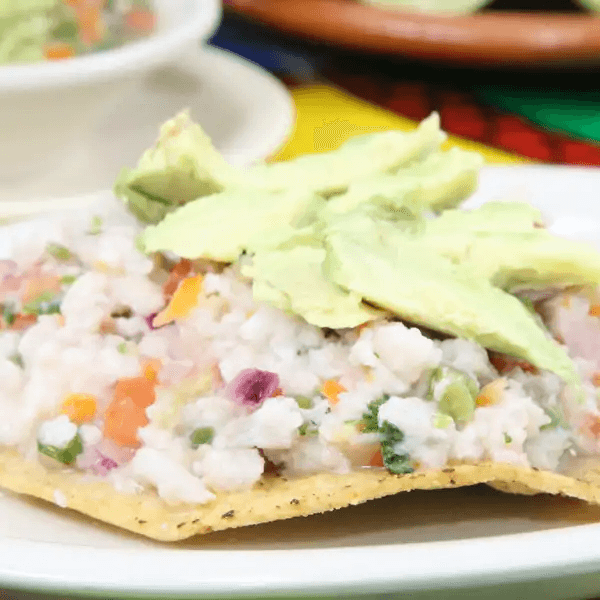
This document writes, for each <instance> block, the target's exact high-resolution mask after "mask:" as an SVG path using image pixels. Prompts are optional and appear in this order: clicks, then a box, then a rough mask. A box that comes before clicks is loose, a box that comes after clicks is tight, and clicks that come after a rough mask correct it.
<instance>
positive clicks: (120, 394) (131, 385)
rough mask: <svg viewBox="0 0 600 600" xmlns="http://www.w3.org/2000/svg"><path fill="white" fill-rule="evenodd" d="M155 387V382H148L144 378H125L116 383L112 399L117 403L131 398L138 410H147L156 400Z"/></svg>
mask: <svg viewBox="0 0 600 600" xmlns="http://www.w3.org/2000/svg"><path fill="white" fill-rule="evenodd" d="M155 385H156V382H155V381H150V380H148V379H147V378H146V377H145V376H141V377H126V378H124V379H120V380H119V381H118V382H117V385H116V386H115V393H114V396H113V399H114V400H116V401H119V400H123V399H124V398H131V400H132V401H133V402H134V403H135V404H136V405H137V406H139V407H140V408H148V406H150V405H151V404H153V403H154V401H155V400H156V392H155V391H154V388H155Z"/></svg>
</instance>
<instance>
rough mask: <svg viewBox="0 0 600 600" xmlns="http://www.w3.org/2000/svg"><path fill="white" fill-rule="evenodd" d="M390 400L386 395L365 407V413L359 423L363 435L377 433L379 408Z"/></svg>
mask: <svg viewBox="0 0 600 600" xmlns="http://www.w3.org/2000/svg"><path fill="white" fill-rule="evenodd" d="M389 399H390V397H389V395H388V394H384V395H383V396H381V398H378V399H377V400H373V402H370V403H369V404H368V405H367V412H366V413H364V414H363V416H362V419H361V420H360V421H359V423H360V424H361V425H362V428H361V430H362V432H363V433H375V432H377V431H379V407H380V406H381V405H382V404H385V403H386V402H387V401H388V400H389Z"/></svg>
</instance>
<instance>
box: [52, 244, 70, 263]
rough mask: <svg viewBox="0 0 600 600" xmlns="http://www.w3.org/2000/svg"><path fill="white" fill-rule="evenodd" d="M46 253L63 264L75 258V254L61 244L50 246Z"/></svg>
mask: <svg viewBox="0 0 600 600" xmlns="http://www.w3.org/2000/svg"><path fill="white" fill-rule="evenodd" d="M46 252H48V254H49V255H50V256H52V257H53V258H55V259H56V260H60V261H63V262H64V261H67V260H71V259H72V258H73V253H72V252H71V251H70V250H69V249H68V248H65V247H64V246H61V245H59V244H48V246H47V247H46Z"/></svg>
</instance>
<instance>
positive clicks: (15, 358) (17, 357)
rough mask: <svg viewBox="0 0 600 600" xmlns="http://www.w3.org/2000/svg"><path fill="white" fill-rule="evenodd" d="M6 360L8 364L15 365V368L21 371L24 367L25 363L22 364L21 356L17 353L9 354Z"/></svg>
mask: <svg viewBox="0 0 600 600" xmlns="http://www.w3.org/2000/svg"><path fill="white" fill-rule="evenodd" d="M8 360H10V362H12V363H15V365H17V367H21V369H22V368H23V367H24V366H25V363H24V362H23V356H22V355H21V354H20V353H19V352H15V353H14V354H11V355H10V356H9V357H8Z"/></svg>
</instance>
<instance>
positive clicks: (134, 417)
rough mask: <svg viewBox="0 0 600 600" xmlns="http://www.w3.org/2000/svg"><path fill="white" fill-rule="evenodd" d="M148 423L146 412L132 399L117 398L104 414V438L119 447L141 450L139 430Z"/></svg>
mask: <svg viewBox="0 0 600 600" xmlns="http://www.w3.org/2000/svg"><path fill="white" fill-rule="evenodd" d="M148 423H149V421H148V417H147V416H146V411H145V410H144V409H143V408H140V407H139V406H138V405H137V404H136V403H135V402H134V401H133V400H132V399H131V398H129V397H126V398H121V399H120V400H117V399H116V398H115V399H113V401H112V402H111V403H110V404H109V406H108V408H107V409H106V413H105V414H104V437H105V438H107V439H110V440H113V441H114V442H115V443H117V444H118V445H119V446H124V447H126V448H139V447H140V446H141V442H140V440H139V438H138V435H137V430H138V429H139V428H140V427H145V426H146V425H148Z"/></svg>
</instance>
